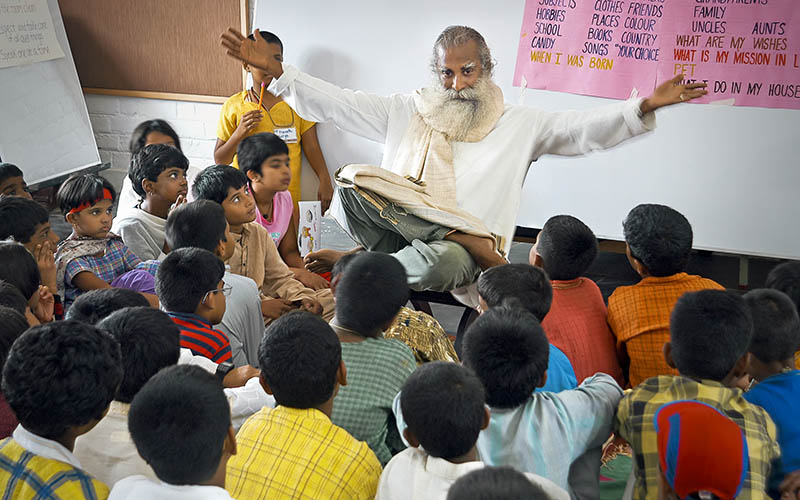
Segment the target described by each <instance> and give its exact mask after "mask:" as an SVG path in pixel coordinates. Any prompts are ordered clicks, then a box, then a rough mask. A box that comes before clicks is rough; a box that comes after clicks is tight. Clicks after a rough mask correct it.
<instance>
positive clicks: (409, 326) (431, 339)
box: [383, 307, 459, 365]
mask: <svg viewBox="0 0 800 500" xmlns="http://www.w3.org/2000/svg"><path fill="white" fill-rule="evenodd" d="M383 336H384V337H385V338H387V339H397V340H399V341H401V342H403V343H404V344H406V345H407V346H408V347H409V348H410V349H411V352H413V353H414V357H415V358H416V360H417V364H418V365H421V364H423V363H427V362H429V361H449V362H451V363H458V362H459V360H458V354H456V350H455V348H454V347H453V343H452V342H451V341H450V337H448V336H447V332H445V331H444V328H442V325H440V324H439V322H438V321H436V319H434V318H433V317H432V316H430V315H429V314H425V313H424V312H421V311H415V310H413V309H409V308H407V307H403V308H402V309H400V312H399V313H398V314H397V319H395V322H394V324H392V326H390V327H389V328H388V329H387V330H386V331H385V332H383Z"/></svg>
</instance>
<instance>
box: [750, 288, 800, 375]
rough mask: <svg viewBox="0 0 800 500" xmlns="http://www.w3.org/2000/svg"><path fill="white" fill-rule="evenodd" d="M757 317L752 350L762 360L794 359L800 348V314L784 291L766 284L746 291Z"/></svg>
mask: <svg viewBox="0 0 800 500" xmlns="http://www.w3.org/2000/svg"><path fill="white" fill-rule="evenodd" d="M744 302H745V304H747V307H748V309H749V310H750V316H751V317H752V318H753V339H752V340H751V341H750V349H749V350H750V353H751V354H753V356H755V357H756V358H758V360H759V361H761V362H762V363H773V362H775V361H785V360H787V359H789V360H790V359H793V358H794V354H795V352H797V350H798V349H800V318H798V314H797V309H795V307H794V304H793V303H792V300H791V299H790V298H789V297H788V296H787V295H786V294H785V293H783V292H780V291H778V290H771V289H768V288H763V289H759V290H752V291H750V292H747V293H746V294H744Z"/></svg>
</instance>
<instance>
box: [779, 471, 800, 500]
mask: <svg viewBox="0 0 800 500" xmlns="http://www.w3.org/2000/svg"><path fill="white" fill-rule="evenodd" d="M779 489H780V491H781V500H795V499H798V500H800V470H796V471H794V472H791V473H789V474H787V475H786V478H785V479H784V480H783V482H781V485H780V486H779Z"/></svg>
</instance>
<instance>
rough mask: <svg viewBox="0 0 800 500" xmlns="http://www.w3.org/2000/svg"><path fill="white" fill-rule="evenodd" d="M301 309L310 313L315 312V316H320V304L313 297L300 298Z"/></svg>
mask: <svg viewBox="0 0 800 500" xmlns="http://www.w3.org/2000/svg"><path fill="white" fill-rule="evenodd" d="M302 304H303V309H305V310H306V311H308V312H310V313H311V314H316V315H317V316H322V304H320V303H319V302H317V301H316V300H314V299H303V300H302Z"/></svg>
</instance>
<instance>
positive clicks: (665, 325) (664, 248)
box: [608, 204, 722, 387]
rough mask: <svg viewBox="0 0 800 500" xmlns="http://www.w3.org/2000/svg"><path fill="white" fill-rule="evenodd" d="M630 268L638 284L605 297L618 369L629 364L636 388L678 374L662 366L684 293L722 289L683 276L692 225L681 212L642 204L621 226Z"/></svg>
mask: <svg viewBox="0 0 800 500" xmlns="http://www.w3.org/2000/svg"><path fill="white" fill-rule="evenodd" d="M622 230H623V233H624V235H625V243H626V252H627V254H628V261H629V262H630V264H631V267H633V269H634V270H635V271H636V272H637V273H639V275H640V276H641V277H642V280H641V281H640V282H639V283H637V284H635V285H631V286H621V287H618V288H617V289H616V290H614V293H612V294H611V297H609V298H608V324H609V326H611V331H612V332H613V333H614V336H615V337H616V341H617V351H618V353H619V356H620V359H622V360H623V364H626V361H628V360H629V361H630V369H629V370H628V380H629V382H630V386H631V387H636V386H637V385H639V384H640V383H641V382H642V381H644V380H645V379H648V378H650V377H655V376H658V375H667V374H672V375H676V374H677V372H676V371H675V370H674V369H672V368H670V367H669V366H668V365H667V364H666V362H665V361H664V356H663V355H662V350H663V347H664V344H665V343H666V342H668V341H669V337H670V325H669V318H670V312H671V311H672V308H673V307H674V306H675V302H676V301H677V300H678V298H679V297H680V296H681V295H683V294H684V293H686V292H692V291H696V290H706V289H718V290H721V289H722V286H720V285H719V284H718V283H716V282H714V281H712V280H710V279H707V278H701V277H700V276H694V275H691V276H690V275H688V274H686V272H685V271H686V266H687V265H688V264H689V255H690V254H691V252H692V226H691V225H690V224H689V221H688V220H686V217H684V216H683V215H682V214H681V213H680V212H678V211H677V210H674V209H672V208H670V207H667V206H665V205H655V204H642V205H638V206H636V207H634V208H633V210H631V211H630V212H629V213H628V216H627V217H626V218H625V220H624V221H623V223H622Z"/></svg>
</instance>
